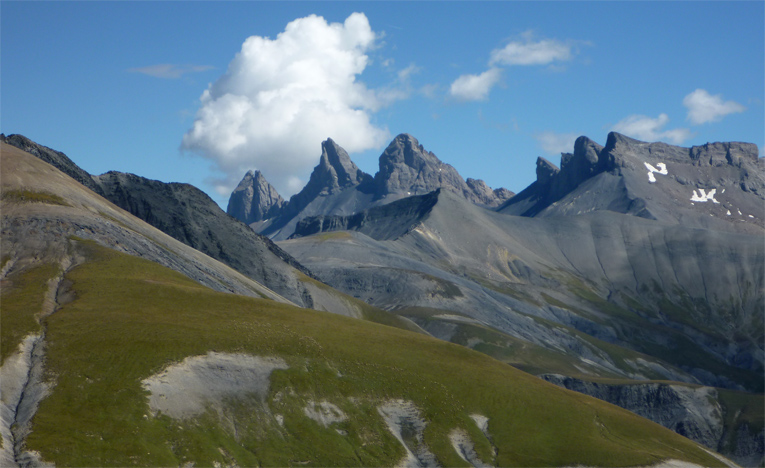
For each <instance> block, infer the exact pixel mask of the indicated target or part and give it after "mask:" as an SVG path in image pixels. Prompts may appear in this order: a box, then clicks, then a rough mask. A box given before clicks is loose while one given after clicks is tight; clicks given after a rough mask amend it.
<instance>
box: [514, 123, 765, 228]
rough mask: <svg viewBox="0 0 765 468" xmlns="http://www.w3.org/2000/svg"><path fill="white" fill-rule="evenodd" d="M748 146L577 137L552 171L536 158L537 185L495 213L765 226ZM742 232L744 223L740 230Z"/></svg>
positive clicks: (756, 167)
mask: <svg viewBox="0 0 765 468" xmlns="http://www.w3.org/2000/svg"><path fill="white" fill-rule="evenodd" d="M762 165H763V164H762V163H761V162H760V161H759V158H758V149H757V146H756V145H753V144H751V143H740V142H725V143H719V142H718V143H707V144H705V145H701V146H694V147H691V148H683V147H680V146H673V145H669V144H666V143H661V142H656V143H648V142H643V141H639V140H635V139H633V138H629V137H626V136H624V135H620V134H618V133H615V132H611V133H609V135H608V138H607V141H606V145H605V146H601V145H599V144H597V143H595V142H594V141H592V140H590V139H589V138H587V137H584V136H582V137H579V138H578V139H577V140H576V143H575V145H574V152H573V153H563V154H562V155H561V167H560V170H558V169H557V168H555V166H554V165H553V164H552V163H550V162H549V161H546V160H544V159H542V158H540V160H539V161H538V162H537V180H536V181H535V182H534V183H532V184H531V185H530V186H529V187H527V188H526V189H525V190H523V191H522V192H521V193H519V194H518V195H517V196H515V197H513V198H512V199H510V200H509V201H508V202H507V203H505V204H504V205H503V206H502V207H500V208H499V211H501V212H503V213H506V214H514V215H521V216H531V217H536V216H561V215H571V214H581V213H586V212H590V211H598V210H608V211H615V212H618V213H624V214H630V215H634V216H639V217H643V218H647V219H656V220H661V221H665V222H671V223H678V222H679V223H682V224H686V225H689V224H690V225H694V226H697V227H701V228H706V227H709V225H710V223H717V224H718V225H719V221H720V220H722V221H726V222H727V223H729V226H728V228H731V226H730V225H734V226H733V227H732V228H734V229H739V228H740V227H741V226H743V225H753V226H759V227H763V226H765V219H763V218H764V216H763V215H764V213H763V211H762V202H763V200H765V174H764V173H763V169H762ZM744 228H745V229H747V228H746V226H744Z"/></svg>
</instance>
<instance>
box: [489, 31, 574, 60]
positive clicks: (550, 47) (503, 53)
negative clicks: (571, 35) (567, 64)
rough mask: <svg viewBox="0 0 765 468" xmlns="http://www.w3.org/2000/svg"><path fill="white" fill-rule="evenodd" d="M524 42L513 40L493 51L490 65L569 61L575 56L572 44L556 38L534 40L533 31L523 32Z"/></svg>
mask: <svg viewBox="0 0 765 468" xmlns="http://www.w3.org/2000/svg"><path fill="white" fill-rule="evenodd" d="M523 36H524V39H525V40H524V42H517V41H516V42H511V43H509V44H507V45H506V46H505V47H503V48H501V49H494V50H493V51H492V52H491V59H490V60H489V65H491V66H495V65H505V66H509V65H547V64H549V63H552V62H556V61H568V60H571V58H572V57H573V56H574V53H573V52H572V46H571V44H568V43H564V42H561V41H558V40H555V39H543V40H540V41H536V42H534V41H532V40H531V33H530V32H526V33H524V34H523Z"/></svg>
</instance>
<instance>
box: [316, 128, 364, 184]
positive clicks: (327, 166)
mask: <svg viewBox="0 0 765 468" xmlns="http://www.w3.org/2000/svg"><path fill="white" fill-rule="evenodd" d="M369 179H371V176H370V175H369V174H366V173H365V172H363V171H362V170H361V169H359V168H358V167H357V166H356V164H354V163H353V161H351V158H350V156H348V153H347V152H346V151H345V150H344V149H343V148H341V147H340V145H338V144H337V143H335V142H334V141H333V140H332V139H331V138H327V140H326V141H324V142H322V144H321V159H320V160H319V165H318V166H316V168H314V170H313V173H312V174H311V179H310V181H309V182H308V184H309V185H311V184H314V185H316V186H317V187H318V186H321V187H322V191H323V192H324V191H326V193H327V194H330V193H334V192H336V191H337V190H339V189H344V188H347V187H352V186H355V185H359V184H361V183H363V182H365V181H368V180H369Z"/></svg>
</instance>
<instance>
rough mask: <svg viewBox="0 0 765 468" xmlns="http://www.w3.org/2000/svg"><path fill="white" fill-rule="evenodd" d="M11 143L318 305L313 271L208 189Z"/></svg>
mask: <svg viewBox="0 0 765 468" xmlns="http://www.w3.org/2000/svg"><path fill="white" fill-rule="evenodd" d="M5 141H6V142H7V143H8V144H12V145H14V146H16V147H19V148H21V149H23V150H24V151H27V152H31V154H34V155H36V156H37V157H39V158H40V159H42V160H43V161H46V162H48V163H50V164H52V165H54V166H55V167H57V168H59V169H60V170H62V171H63V172H64V173H66V174H68V175H70V176H72V177H73V178H75V180H77V181H78V182H80V183H83V185H85V186H86V187H88V188H89V189H91V190H93V191H94V192H95V193H97V194H99V195H102V196H104V197H105V198H107V199H108V200H109V201H111V202H112V203H115V204H116V205H117V206H119V207H121V208H123V209H125V210H127V211H128V212H130V213H131V214H133V215H135V216H137V217H139V218H141V219H143V220H144V221H146V222H148V223H149V224H151V225H153V226H155V227H156V228H158V229H160V230H162V231H163V232H166V233H167V234H169V235H171V236H172V237H174V238H176V239H178V240H180V241H181V242H183V243H185V244H187V245H189V246H191V247H193V248H195V249H198V250H200V251H202V252H204V253H206V254H208V255H210V256H211V257H213V258H216V259H218V260H221V261H222V262H224V263H226V264H228V265H230V266H231V267H233V268H234V269H236V270H238V271H240V272H241V273H243V274H245V275H247V276H249V277H250V278H253V279H255V280H256V281H259V282H261V283H263V284H266V285H267V286H268V287H269V288H272V289H274V290H275V291H278V292H279V293H280V294H283V295H285V297H289V299H290V300H291V301H293V302H295V303H297V304H299V305H307V306H309V307H310V306H312V305H313V304H312V302H311V299H310V293H308V292H301V289H303V288H302V286H301V284H302V282H300V281H299V279H298V273H299V274H303V275H308V276H310V275H311V273H310V272H309V271H308V270H306V269H305V268H304V267H303V266H302V265H300V264H299V263H298V262H297V261H295V260H294V259H293V258H292V257H290V256H289V255H288V254H286V253H285V252H284V251H282V250H281V249H280V248H279V247H278V246H276V245H275V244H274V243H273V242H271V241H270V240H269V239H267V238H265V237H263V236H260V235H258V234H256V233H254V232H252V230H251V229H249V228H248V227H247V226H246V225H244V224H242V223H240V222H238V221H236V220H235V219H233V218H231V217H229V216H227V215H226V214H225V213H224V212H223V211H222V210H221V209H220V208H219V207H218V206H217V204H216V203H215V202H214V201H213V200H212V199H210V197H208V196H207V195H206V194H205V193H203V192H202V191H200V190H199V189H197V188H195V187H193V186H191V185H188V184H167V183H163V182H159V181H155V180H150V179H146V178H144V177H140V176H136V175H133V174H125V173H119V172H109V173H107V174H103V175H101V176H91V175H89V174H87V172H85V171H84V170H82V169H81V168H79V167H78V166H77V165H76V164H75V163H74V162H72V161H71V159H69V158H68V157H67V156H66V155H64V154H63V153H60V152H56V151H54V150H51V149H50V148H46V147H44V146H41V145H38V144H36V143H34V142H32V141H31V140H29V139H27V138H25V137H23V136H20V135H10V136H8V137H6V138H5Z"/></svg>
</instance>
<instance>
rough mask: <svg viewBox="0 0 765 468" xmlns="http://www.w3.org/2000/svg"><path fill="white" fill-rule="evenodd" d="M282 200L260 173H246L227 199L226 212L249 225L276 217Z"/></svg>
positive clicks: (282, 203) (282, 204) (282, 202)
mask: <svg viewBox="0 0 765 468" xmlns="http://www.w3.org/2000/svg"><path fill="white" fill-rule="evenodd" d="M283 206H284V199H283V198H282V197H281V196H280V195H279V193H278V192H277V191H276V189H275V188H274V187H273V186H272V185H271V184H270V183H268V181H267V180H266V178H265V177H263V174H262V173H261V172H260V171H254V172H253V171H247V174H245V175H244V178H242V181H241V182H239V185H237V186H236V188H235V189H234V191H233V192H232V193H231V197H230V198H229V199H228V208H227V209H226V212H227V213H228V214H229V215H231V216H233V217H234V218H236V219H238V220H240V221H242V222H244V223H246V224H251V223H254V222H257V221H262V220H264V219H268V218H271V217H273V216H276V215H278V214H279V213H280V212H281V209H282V207H283Z"/></svg>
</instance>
